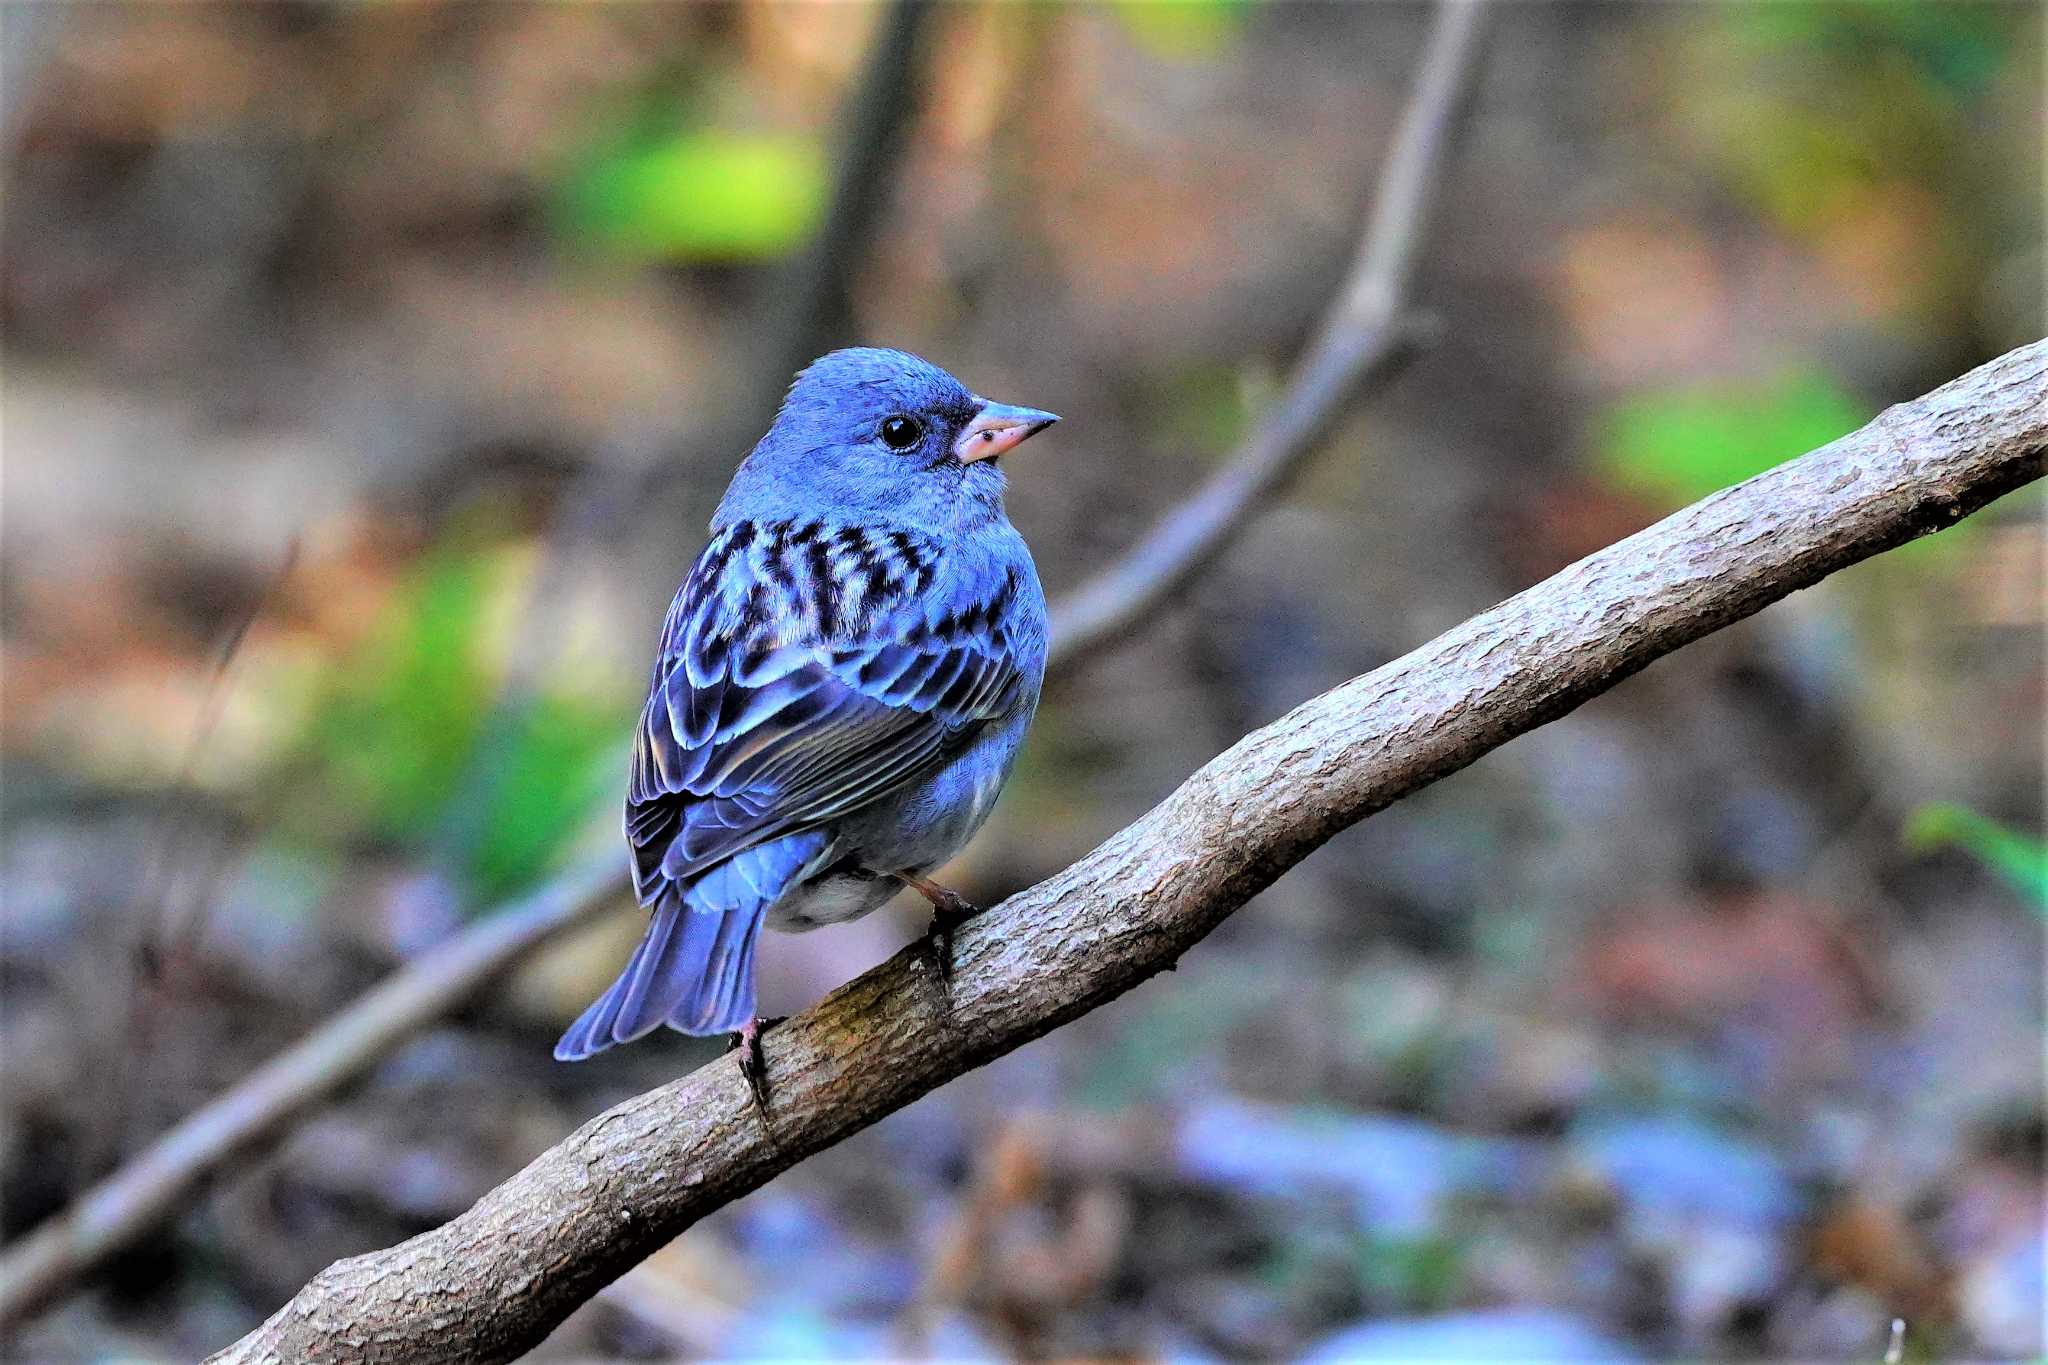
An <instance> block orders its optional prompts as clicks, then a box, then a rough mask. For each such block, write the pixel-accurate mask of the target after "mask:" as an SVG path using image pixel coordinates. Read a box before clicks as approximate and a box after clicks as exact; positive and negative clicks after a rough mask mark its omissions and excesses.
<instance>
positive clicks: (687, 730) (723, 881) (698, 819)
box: [554, 347, 1059, 1110]
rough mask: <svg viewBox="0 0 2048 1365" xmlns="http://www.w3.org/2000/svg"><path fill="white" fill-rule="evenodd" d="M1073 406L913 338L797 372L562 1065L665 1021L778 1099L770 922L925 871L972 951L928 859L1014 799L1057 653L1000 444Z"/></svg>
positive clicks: (665, 706)
mask: <svg viewBox="0 0 2048 1365" xmlns="http://www.w3.org/2000/svg"><path fill="white" fill-rule="evenodd" d="M1058 420H1059V418H1058V417H1056V416H1054V415H1053V414H1052V413H1050V412H1043V411H1040V410H1038V409H1036V408H1027V407H1016V406H1012V405H1010V404H1006V403H998V402H992V401H990V400H988V399H985V398H982V397H980V396H979V395H977V394H975V393H973V392H972V391H970V390H969V389H968V388H967V386H966V385H964V384H962V383H961V382H960V381H959V380H958V379H956V378H954V377H953V376H952V375H951V374H948V373H947V372H946V371H945V370H943V369H941V368H939V367H938V366H937V365H934V364H932V363H931V362H930V361H927V360H924V359H921V358H920V357H918V356H915V355H912V354H910V353H908V352H906V351H900V350H891V349H886V348H881V347H854V348H850V349H846V350H837V351H832V352H830V353H829V354H827V355H824V356H822V357H820V358H819V359H818V360H816V361H814V362H813V363H812V364H811V365H809V366H808V367H806V368H805V369H804V370H802V371H801V372H800V373H799V374H798V375H797V377H796V379H795V382H794V383H792V384H791V386H790V389H789V392H788V395H787V396H786V398H785V399H784V401H783V403H782V406H781V408H780V410H779V411H778V412H777V414H776V416H775V419H774V422H773V423H772V425H770V427H769V428H768V431H767V434H766V435H764V436H762V438H761V439H760V441H759V443H757V444H756V445H755V446H754V448H753V450H752V452H751V453H750V454H748V455H747V457H746V458H745V459H744V460H743V461H741V463H740V465H739V468H738V469H737V471H736V472H735V473H734V475H733V477H732V482H731V483H730V485H729V486H728V487H727V489H726V491H725V495H724V497H723V498H722V499H720V501H719V503H718V507H717V510H716V511H715V512H714V514H713V516H712V519H711V526H710V539H709V541H708V543H706V545H705V546H704V549H703V551H702V552H701V553H700V554H699V555H698V556H697V559H696V561H695V563H694V564H693V565H692V566H691V568H690V571H689V573H688V574H687V575H686V576H685V578H684V580H683V583H682V586H681V587H680V588H679V589H678V590H677V592H676V595H675V599H674V601H673V602H672V603H671V604H670V606H669V609H668V614H667V617H666V618H665V619H664V621H663V623H662V628H661V640H660V647H659V650H658V651H657V654H656V658H655V663H654V669H653V675H652V678H651V679H650V682H649V685H648V692H647V700H646V703H645V705H644V706H643V707H642V709H641V712H640V718H639V722H638V724H637V725H636V727H635V730H634V736H633V747H632V758H631V767H630V774H629V778H628V785H627V794H626V808H625V834H626V842H627V845H628V847H629V849H630V853H631V860H632V873H633V888H634V891H635V893H636V894H637V896H638V898H639V901H640V903H641V905H642V906H643V907H645V908H646V909H647V910H648V912H649V919H648V924H647V929H646V933H645V935H644V936H643V937H642V938H641V940H640V943H639V946H638V947H636V948H635V949H634V950H633V953H632V956H631V957H630V958H629V959H628V960H627V962H626V965H625V969H624V970H623V971H622V972H621V973H620V974H619V978H618V980H617V981H615V982H613V983H612V985H611V987H610V988H609V989H608V990H606V991H605V992H604V994H603V995H601V996H599V997H598V999H597V1000H596V1001H595V1002H594V1003H593V1004H591V1006H590V1007H589V1008H588V1009H587V1010H585V1011H584V1012H583V1014H582V1015H581V1016H579V1017H578V1018H577V1020H576V1021H575V1023H573V1024H571V1025H570V1026H569V1029H568V1031H567V1032H566V1033H564V1034H563V1035H562V1038H561V1041H560V1042H559V1043H557V1044H556V1046H555V1053H554V1055H555V1057H556V1058H557V1059H558V1060H562V1061H581V1060H583V1059H585V1058H588V1057H592V1056H595V1055H596V1054H598V1053H600V1052H603V1051H605V1050H606V1049H607V1048H611V1047H614V1046H616V1045H618V1044H621V1043H628V1042H632V1041H634V1040H636V1039H639V1038H642V1037H645V1036H646V1035H648V1034H650V1033H652V1032H654V1031H655V1030H656V1029H658V1028H661V1027H662V1026H664V1025H666V1026H667V1027H669V1028H671V1029H675V1030H678V1031H680V1032H682V1033H685V1034H694V1035H699V1036H715V1035H719V1034H732V1035H736V1038H735V1044H736V1045H737V1046H739V1047H740V1048H741V1049H742V1056H741V1067H742V1070H743V1071H744V1072H745V1073H746V1075H747V1080H748V1083H749V1085H750V1086H751V1087H752V1089H753V1093H754V1097H755V1099H756V1100H757V1101H759V1102H760V1103H761V1104H762V1106H763V1109H764V1110H765V1108H766V1099H767V1094H766V1090H765V1086H764V1079H765V1070H764V1063H763V1060H762V1056H761V1045H760V1035H761V1031H762V1029H763V1028H764V1027H767V1026H768V1025H770V1024H772V1023H773V1022H775V1021H772V1020H771V1021H764V1020H760V1019H758V1018H757V1017H756V1015H755V1010H756V994H755V987H754V958H755V950H756V944H757V942H758V940H759V937H760V932H761V928H762V926H763V925H764V924H765V925H767V926H768V927H769V928H772V929H777V930H782V931H792V932H796V931H804V930H809V929H814V928H817V927H818V926H820V925H826V924H833V923H838V922H841V921H845V920H850V919H854V918H857V917H859V916H861V915H865V914H867V913H869V912H870V911H872V910H874V909H876V908H877V907H879V906H881V905H882V904H883V903H884V902H886V901H888V900H889V899H890V898H891V897H892V896H894V895H895V894H896V893H897V892H898V891H900V890H901V889H902V888H904V887H906V886H907V887H909V888H911V889H913V890H915V891H917V892H918V893H919V894H921V895H923V896H924V897H925V899H926V900H927V901H929V902H930V904H931V906H932V911H933V921H932V941H933V944H934V949H935V951H936V953H937V965H938V968H939V971H940V973H941V975H942V976H943V975H945V974H947V973H948V972H949V971H950V954H951V934H952V931H953V929H954V928H955V927H957V926H958V924H959V923H960V922H962V921H963V920H964V919H965V918H967V917H968V916H970V915H972V914H973V913H975V910H974V906H973V905H972V904H971V903H970V902H968V901H967V900H966V899H965V898H964V897H962V896H960V895H959V894H958V893H956V892H954V891H952V890H951V889H949V888H947V887H944V886H941V885H940V884H938V883H937V882H934V881H932V880H931V878H930V875H929V874H930V873H931V871H932V869H934V868H935V867H937V866H939V865H940V864H942V863H944V862H946V861H947V860H949V859H950V858H952V857H953V856H954V855H955V854H956V853H958V852H959V851H960V849H961V848H963V847H964V846H965V845H966V844H967V842H968V840H969V839H971V838H972V837H973V836H974V834H975V832H976V831H977V830H979V829H980V827H981V825H982V823H983V822H984V821H985V820H986V819H987V818H988V815H989V812H990V810H991V809H993V807H994V805H995V802H996V797H997V794H998V793H999V792H1000V791H1001V790H1002V787H1003V784H1004V782H1005V780H1006V779H1007V778H1008V777H1009V774H1010V770H1011V768H1012V766H1013V765H1014V764H1015V762H1016V758H1017V752H1018V748H1019V746H1020V745H1021V744H1022V742H1023V739H1024V734H1025V731H1026V730H1027V729H1028V728H1029V726H1030V724H1031V720H1032V716H1033V714H1034V713H1035V712H1036V710H1037V707H1038V696H1039V689H1040V685H1041V683H1042V681H1043V679H1044V675H1045V660H1046V646H1047V619H1046V605H1045V593H1044V590H1043V588H1042V587H1041V586H1040V585H1039V581H1038V571H1037V567H1036V566H1035V565H1034V563H1033V562H1032V558H1031V552H1030V550H1029V548H1028V547H1027V546H1026V545H1025V543H1024V538H1023V536H1022V535H1020V534H1019V533H1018V531H1017V529H1016V528H1015V527H1014V526H1012V525H1011V524H1010V520H1009V517H1008V515H1007V514H1006V513H1005V511H1004V507H1003V487H1004V473H1003V470H1002V467H1001V459H1002V457H1003V456H1005V455H1007V454H1008V453H1009V452H1010V451H1012V450H1014V449H1015V448H1016V447H1017V446H1018V445H1019V444H1020V443H1021V442H1023V441H1025V440H1026V439H1028V438H1030V437H1031V436H1033V435H1035V434H1036V433H1038V432H1040V431H1043V430H1045V429H1046V428H1047V427H1049V426H1051V425H1052V424H1053V423H1055V422H1057V421H1058Z"/></svg>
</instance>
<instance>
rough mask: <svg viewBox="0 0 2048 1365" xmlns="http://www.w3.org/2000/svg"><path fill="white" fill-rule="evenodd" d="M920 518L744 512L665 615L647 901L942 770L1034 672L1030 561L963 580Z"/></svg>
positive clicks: (643, 774) (648, 803) (641, 766)
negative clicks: (941, 567) (1025, 585)
mask: <svg viewBox="0 0 2048 1365" xmlns="http://www.w3.org/2000/svg"><path fill="white" fill-rule="evenodd" d="M936 566H937V555H936V553H935V549H934V547H933V546H932V545H931V544H930V543H929V542H926V541H922V540H921V539H920V538H918V537H917V536H915V535H914V534H911V533H907V532H903V531H872V530H866V529H861V528H844V529H840V528H833V527H829V526H825V525H822V524H820V523H815V522H813V523H795V524H791V523H787V522H773V523H762V524H756V523H752V522H740V523H736V524H733V525H731V526H728V527H725V528H724V529H723V530H721V531H720V533H719V534H718V535H717V536H716V537H715V538H714V539H713V540H712V542H711V544H710V545H708V546H706V547H705V550H704V553H703V554H702V555H701V556H699V558H698V560H697V563H696V565H695V566H694V567H693V568H692V569H691V571H690V576H689V578H688V579H686V580H685V582H684V584H683V587H682V589H681V591H679V592H678V593H677V594H676V600H675V602H674V603H673V604H672V605H671V606H670V608H669V614H668V619H667V622H666V623H665V624H664V626H663V630H662V648H661V655H660V658H659V659H658V660H657V661H656V663H655V669H654V679H653V683H652V685H651V687H650V689H649V695H648V698H647V705H646V707H645V709H644V710H643V711H642V712H641V715H640V724H639V728H638V730H637V732H636V734H635V738H634V744H633V770H632V785H631V788H630V791H629V793H628V798H627V803H626V836H627V838H628V840H629V841H630V842H631V843H632V845H633V853H634V870H635V882H636V885H637V886H638V888H639V891H640V893H641V896H642V898H643V899H645V898H647V897H649V896H651V895H653V894H654V893H655V892H656V891H657V890H658V888H659V886H660V884H661V883H662V882H663V881H664V880H674V879H678V878H683V877H688V876H691V875H692V874H695V873H698V872H701V871H703V870H704V869H706V868H708V867H710V866H712V865H714V864H716V863H717V862H718V861H719V860H721V859H724V858H729V857H731V856H732V855H733V854H735V853H737V852H739V851H741V850H742V849H746V848H750V847H753V846H754V845H756V844H759V843H761V842H763V841H764V840H767V839H771V838H775V837H778V836H781V835H784V834H788V833H791V832H794V831H798V830H804V829H812V828H816V827H817V826H819V825H822V824H825V823H826V822H828V821H831V820H833V819H835V818H837V817H839V816H842V815H844V814H846V813H847V812H849V811H852V810H856V809H858V808H859V807H862V806H865V805H867V804H869V803H870V802H872V801H874V800H876V799H877V798H878V797H881V796H883V795H885V794H887V793H888V792H890V791H892V790H895V789H897V788H899V787H900V786H902V785H904V784H905V783H907V782H909V781H911V780H912V779H914V778H916V777H918V776H920V775H922V774H923V773H925V772H927V771H929V770H930V768H931V766H932V764H933V762H934V760H935V759H938V758H940V757H941V756H943V755H946V754H949V753H952V752H956V751H957V750H958V748H959V747H960V746H961V745H962V744H963V743H964V741H965V740H966V739H967V738H968V737H970V736H971V735H972V733H973V732H974V731H975V730H976V729H978V728H979V727H980V726H982V725H983V724H985V723H987V722H988V721H990V720H992V719H994V718H996V717H998V716H1001V715H1003V714H1005V713H1007V712H1008V711H1009V710H1011V709H1012V708H1013V707H1014V706H1015V705H1016V703H1017V701H1018V698H1019V695H1020V691H1021V689H1022V688H1024V687H1026V686H1028V685H1029V680H1028V679H1027V678H1026V677H1025V675H1024V672H1023V670H1022V669H1021V668H1020V666H1019V664H1018V662H1017V659H1016V657H1015V653H1014V651H1013V649H1012V645H1011V640H1010V638H1009V632H1008V628H1007V623H1008V620H1009V615H1010V613H1009V607H1010V605H1011V603H1012V602H1013V601H1014V600H1015V596H1016V593H1017V591H1018V589H1019V586H1020V584H1019V580H1018V575H1017V573H1016V571H1015V570H1012V571H1010V572H1008V573H1007V574H994V575H989V576H988V578H987V581H985V582H975V583H967V584H959V585H952V586H948V585H947V584H946V583H945V582H943V581H942V579H943V577H944V576H943V575H940V574H939V573H937V572H936Z"/></svg>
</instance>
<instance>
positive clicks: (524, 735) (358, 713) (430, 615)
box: [287, 534, 632, 905]
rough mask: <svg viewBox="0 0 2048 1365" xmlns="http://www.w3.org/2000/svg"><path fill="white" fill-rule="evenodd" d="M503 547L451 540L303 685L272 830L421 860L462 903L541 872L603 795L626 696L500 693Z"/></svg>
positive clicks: (514, 560)
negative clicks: (361, 634) (295, 745)
mask: <svg viewBox="0 0 2048 1365" xmlns="http://www.w3.org/2000/svg"><path fill="white" fill-rule="evenodd" d="M524 562H525V557H524V556H523V555H521V554H520V553H519V551H518V550H517V549H516V548H510V549H508V547H506V546H503V545H494V544H479V543H478V542H477V539H476V537H474V536H471V535H465V534H458V535H456V536H455V537H453V538H452V539H450V540H449V541H448V542H446V543H444V544H442V545H441V546H439V547H438V548H436V549H434V550H433V551H431V552H430V553H429V554H428V555H427V556H426V557H425V558H424V559H423V560H422V562H421V564H420V566H419V567H418V568H417V569H416V570H415V571H414V573H413V575H412V577H411V578H410V580H409V581H408V582H407V583H406V584H405V585H404V586H402V587H401V588H400V589H399V590H398V591H397V593H396V594H394V596H393V599H392V601H391V604H390V605H389V606H388V607H387V608H386V609H385V612H384V616H383V619H382V620H381V621H380V622H379V624H378V626H377V628H376V629H375V630H374V631H373V632H372V633H371V636H370V640H369V642H368V643H367V644H366V645H365V646H364V647H363V648H362V649H360V650H358V651H357V652H356V653H355V654H354V655H353V656H352V657H350V658H348V659H346V660H344V661H342V662H340V663H338V664H336V665H334V666H333V667H332V668H331V669H330V670H329V671H328V672H327V673H326V674H325V676H324V677H322V678H320V679H318V680H316V681H315V683H314V685H313V703H312V705H311V707H310V708H309V709H310V714H311V720H310V721H309V723H308V726H307V730H306V733H305V735H304V736H303V738H302V740H301V743H300V753H301V754H302V755H303V763H304V771H303V773H302V781H301V783H300V785H299V787H298V788H297V801H296V802H295V803H293V804H290V805H288V807H287V823H289V824H291V825H293V826H294V827H295V828H296V829H297V831H298V833H299V834H300V835H301V836H309V837H311V838H312V839H313V840H314V841H315V842H317V843H321V844H343V845H346V844H348V843H351V842H355V841H359V840H362V839H364V838H369V839H372V840H374V841H376V842H378V843H380V844H383V845H385V846H387V847H389V848H391V849H393V850H396V851H400V852H402V853H404V854H406V855H407V856H410V857H416V858H417V857H428V858H431V859H432V860H433V861H434V862H436V863H438V864H439V865H440V866H441V867H442V868H443V869H444V870H445V871H446V872H448V873H450V874H452V875H453V876H454V877H455V878H456V880H457V881H458V882H459V884H460V887H461V890H462V893H463V897H464V900H465V902H466V903H467V904H470V905H487V904H494V903H497V902H500V901H502V900H503V899H505V898H507V897H509V896H511V895H513V894H515V893H517V892H519V891H521V890H523V889H525V888H526V887H527V886H529V885H531V884H532V883H533V882H534V881H536V880H538V879H539V878H540V877H541V876H542V875H544V874H545V873H547V872H548V871H549V870H551V869H552V867H553V866H554V864H555V862H556V860H557V859H558V857H559V855H560V854H561V853H562V851H563V850H564V849H565V848H566V847H567V846H568V845H569V844H570V843H571V842H572V841H573V840H575V839H576V838H577V837H578V836H579V835H580V834H581V833H582V832H583V831H584V829H585V826H586V825H587V823H588V821H589V819H590V818H591V816H592V815H593V814H594V813H595V811H596V808H597V805H598V804H599V803H600V802H601V801H602V800H603V799H605V797H606V796H607V795H608V794H615V793H616V791H617V789H618V785H619V782H620V780H621V778H622V775H623V773H624V771H625V767H624V764H625V753H626V744H627V738H628V735H629V734H630V732H631V724H632V708H631V707H630V706H629V705H628V704H627V702H628V701H629V698H625V697H614V696H612V695H610V694H609V693H608V692H607V691H605V690H604V689H603V688H601V687H597V686H594V685H589V684H585V685H580V686H571V685H570V684H569V683H567V682H564V681H563V680H562V679H560V678H555V679H550V680H548V681H546V682H545V683H543V684H541V685H540V687H539V690H538V691H537V692H535V693H532V694H524V695H522V694H517V693H515V694H514V695H513V696H512V697H511V698H509V699H502V700H501V698H500V692H501V691H502V690H503V687H504V684H503V679H502V673H503V664H504V660H503V659H502V658H501V657H499V656H500V654H501V653H502V650H501V649H499V648H496V647H494V646H493V643H492V642H493V639H494V638H495V637H496V635H498V634H500V633H502V631H500V630H494V629H493V624H492V623H493V622H499V623H502V622H503V620H504V618H505V616H506V612H507V609H508V607H516V606H517V604H518V603H519V602H520V601H521V600H523V596H522V595H523V593H524V592H525V591H526V585H527V582H528V579H529V577H530V575H529V573H528V572H526V571H525V569H524V567H523V565H524Z"/></svg>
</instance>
